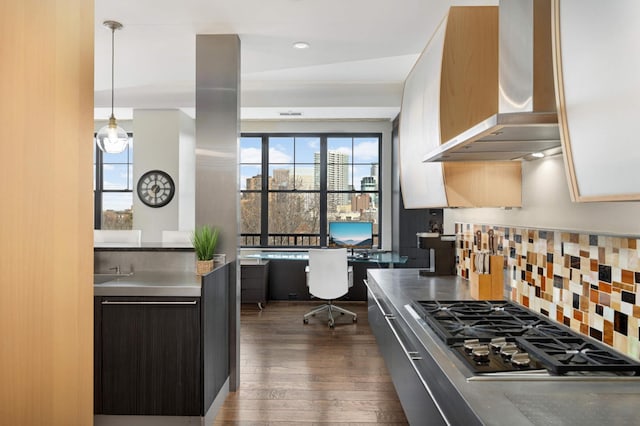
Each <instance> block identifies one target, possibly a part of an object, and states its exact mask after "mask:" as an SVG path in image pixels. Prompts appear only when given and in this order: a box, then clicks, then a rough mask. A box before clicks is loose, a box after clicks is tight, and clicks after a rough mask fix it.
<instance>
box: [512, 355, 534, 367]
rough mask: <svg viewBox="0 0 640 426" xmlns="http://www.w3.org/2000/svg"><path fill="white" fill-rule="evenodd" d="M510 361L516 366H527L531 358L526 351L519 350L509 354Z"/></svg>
mask: <svg viewBox="0 0 640 426" xmlns="http://www.w3.org/2000/svg"><path fill="white" fill-rule="evenodd" d="M511 363H512V364H513V365H516V366H518V367H527V366H528V365H529V364H530V363H531V359H530V358H529V354H528V353H526V352H520V353H517V354H514V355H512V356H511Z"/></svg>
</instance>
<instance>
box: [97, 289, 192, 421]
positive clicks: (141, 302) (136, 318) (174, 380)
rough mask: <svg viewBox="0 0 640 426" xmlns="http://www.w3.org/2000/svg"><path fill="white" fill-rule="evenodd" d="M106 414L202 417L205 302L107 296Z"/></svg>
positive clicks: (104, 349) (104, 342)
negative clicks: (201, 343)
mask: <svg viewBox="0 0 640 426" xmlns="http://www.w3.org/2000/svg"><path fill="white" fill-rule="evenodd" d="M100 310H101V317H102V318H101V335H100V337H101V342H100V343H101V354H102V376H101V378H102V380H101V387H102V389H101V395H102V401H101V402H102V404H101V406H102V413H103V414H131V415H142V414H145V415H168V416H189V415H198V414H199V413H200V405H201V401H202V394H201V392H202V391H201V389H202V386H201V380H202V378H201V374H200V360H201V358H200V356H201V348H200V298H199V297H192V298H178V297H135V298H132V297H103V298H102V300H101V301H100Z"/></svg>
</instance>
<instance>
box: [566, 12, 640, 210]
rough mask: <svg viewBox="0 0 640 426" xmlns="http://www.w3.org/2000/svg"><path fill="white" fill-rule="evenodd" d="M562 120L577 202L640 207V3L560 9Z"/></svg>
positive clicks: (569, 174) (571, 181) (573, 196)
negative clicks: (626, 202) (639, 204)
mask: <svg viewBox="0 0 640 426" xmlns="http://www.w3.org/2000/svg"><path fill="white" fill-rule="evenodd" d="M554 20H555V22H554V25H553V30H554V42H555V52H556V54H555V56H554V65H555V67H556V87H557V98H558V112H559V114H558V118H559V120H560V130H561V136H562V138H561V140H562V148H563V151H564V158H565V166H566V169H567V173H568V177H569V183H570V190H571V196H572V199H573V200H574V201H584V202H588V201H623V200H640V183H639V181H638V172H637V168H638V160H640V155H639V154H638V152H639V151H638V142H637V139H638V134H639V133H640V120H638V110H640V79H638V75H640V55H638V39H640V26H638V21H639V20H640V3H638V2H637V1H635V0H616V1H600V0H562V2H560V1H556V2H555V8H554Z"/></svg>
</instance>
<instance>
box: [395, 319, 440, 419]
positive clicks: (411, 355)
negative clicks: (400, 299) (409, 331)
mask: <svg viewBox="0 0 640 426" xmlns="http://www.w3.org/2000/svg"><path fill="white" fill-rule="evenodd" d="M391 319H393V318H387V324H389V328H390V329H391V332H392V333H393V335H394V337H395V338H396V341H397V342H398V344H399V345H400V349H402V352H404V354H405V355H406V357H407V358H408V359H409V364H410V365H411V367H412V368H413V371H414V372H415V373H416V375H417V376H418V379H419V380H420V382H422V385H423V386H424V388H425V389H426V391H427V393H428V394H429V396H430V397H431V401H433V404H434V405H435V406H436V409H437V410H438V412H439V413H440V417H442V419H443V420H444V422H445V423H446V424H447V425H451V422H450V421H449V419H447V416H446V415H445V413H444V411H442V407H440V404H438V401H436V398H435V396H434V394H433V391H432V390H431V387H430V386H429V385H428V384H427V382H426V381H425V380H424V378H423V377H422V374H420V371H419V370H418V367H417V366H416V364H415V362H414V361H420V360H422V357H421V356H420V354H419V353H418V351H411V350H408V349H407V347H406V346H405V344H404V342H403V341H402V338H401V337H400V334H399V333H398V332H397V331H396V329H395V327H394V326H393V323H392V322H391Z"/></svg>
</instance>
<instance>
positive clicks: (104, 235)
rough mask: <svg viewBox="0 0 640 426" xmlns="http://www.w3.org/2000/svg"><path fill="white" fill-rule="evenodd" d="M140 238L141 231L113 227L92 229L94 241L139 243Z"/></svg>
mask: <svg viewBox="0 0 640 426" xmlns="http://www.w3.org/2000/svg"><path fill="white" fill-rule="evenodd" d="M141 239H142V231H141V230H139V229H133V230H130V231H129V230H115V229H94V230H93V242H94V243H129V244H131V243H133V244H140V241H141Z"/></svg>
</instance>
